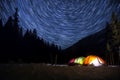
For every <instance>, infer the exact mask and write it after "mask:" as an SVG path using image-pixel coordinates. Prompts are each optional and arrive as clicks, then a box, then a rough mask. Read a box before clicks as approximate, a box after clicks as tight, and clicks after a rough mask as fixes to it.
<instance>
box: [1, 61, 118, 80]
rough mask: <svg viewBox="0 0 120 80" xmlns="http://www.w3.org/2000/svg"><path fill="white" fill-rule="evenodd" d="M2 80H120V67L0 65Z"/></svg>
mask: <svg viewBox="0 0 120 80" xmlns="http://www.w3.org/2000/svg"><path fill="white" fill-rule="evenodd" d="M0 80H120V67H108V66H103V67H93V66H67V65H66V66H60V65H58V66H53V65H47V64H34V63H31V64H0Z"/></svg>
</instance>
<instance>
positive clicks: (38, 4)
mask: <svg viewBox="0 0 120 80" xmlns="http://www.w3.org/2000/svg"><path fill="white" fill-rule="evenodd" d="M16 7H17V8H18V10H19V21H20V22H19V25H20V26H21V27H23V28H24V30H26V29H36V30H37V32H38V35H39V37H41V38H43V39H44V40H46V41H48V42H50V43H55V44H56V45H58V46H61V47H62V49H65V48H67V47H70V46H71V45H73V44H74V43H76V42H77V41H79V40H80V39H82V38H84V37H87V36H89V35H91V34H94V33H96V32H98V31H100V30H102V29H104V28H105V24H106V22H107V21H110V16H111V13H112V12H113V11H115V12H116V13H117V14H119V13H120V3H118V2H117V1H116V2H113V1H112V2H111V1H110V0H0V18H2V20H3V22H4V23H5V22H6V21H7V19H8V17H9V16H11V15H13V13H14V12H15V8H16ZM119 18H120V16H119Z"/></svg>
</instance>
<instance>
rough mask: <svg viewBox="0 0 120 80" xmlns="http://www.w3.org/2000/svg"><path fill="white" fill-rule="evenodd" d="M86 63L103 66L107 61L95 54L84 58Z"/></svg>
mask: <svg viewBox="0 0 120 80" xmlns="http://www.w3.org/2000/svg"><path fill="white" fill-rule="evenodd" d="M83 64H84V65H93V66H102V65H104V64H105V61H104V60H103V59H102V58H100V57H98V56H95V55H89V56H87V57H86V58H85V60H84V63H83Z"/></svg>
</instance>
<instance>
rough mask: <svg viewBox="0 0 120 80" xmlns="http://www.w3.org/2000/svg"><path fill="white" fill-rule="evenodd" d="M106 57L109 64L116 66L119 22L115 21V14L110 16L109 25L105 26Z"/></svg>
mask: <svg viewBox="0 0 120 80" xmlns="http://www.w3.org/2000/svg"><path fill="white" fill-rule="evenodd" d="M106 46H107V53H108V55H107V57H108V58H109V64H112V65H113V64H117V61H118V59H119V57H118V55H119V47H120V22H119V21H118V19H117V16H116V14H115V13H114V12H113V13H112V16H111V23H109V24H108V25H107V44H106ZM117 57H118V58H117Z"/></svg>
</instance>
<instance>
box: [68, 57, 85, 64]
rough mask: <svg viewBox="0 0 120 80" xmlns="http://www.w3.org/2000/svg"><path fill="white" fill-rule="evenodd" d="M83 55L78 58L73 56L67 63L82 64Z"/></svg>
mask: <svg viewBox="0 0 120 80" xmlns="http://www.w3.org/2000/svg"><path fill="white" fill-rule="evenodd" d="M84 59H85V57H78V58H73V59H71V60H70V61H69V65H75V64H78V65H83V62H84Z"/></svg>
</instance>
